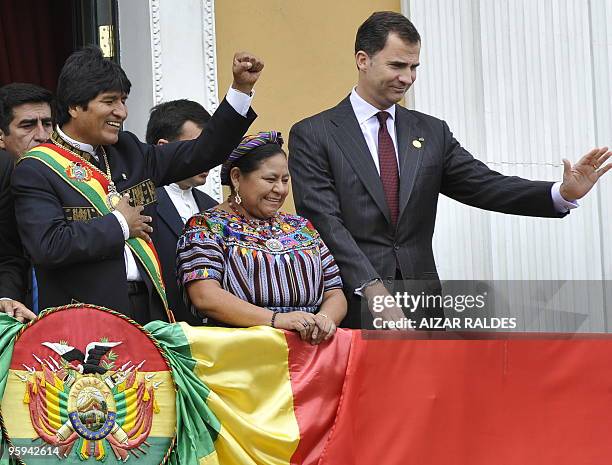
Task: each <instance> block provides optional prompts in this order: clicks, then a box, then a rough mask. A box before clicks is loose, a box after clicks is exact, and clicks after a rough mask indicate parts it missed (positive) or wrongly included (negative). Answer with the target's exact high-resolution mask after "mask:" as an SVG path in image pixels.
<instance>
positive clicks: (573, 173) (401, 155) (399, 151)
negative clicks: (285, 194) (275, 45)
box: [289, 12, 610, 327]
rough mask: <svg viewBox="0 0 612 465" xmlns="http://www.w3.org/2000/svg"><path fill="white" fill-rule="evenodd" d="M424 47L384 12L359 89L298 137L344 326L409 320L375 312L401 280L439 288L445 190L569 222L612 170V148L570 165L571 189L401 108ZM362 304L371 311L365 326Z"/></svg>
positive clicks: (369, 34) (294, 167) (358, 47)
mask: <svg viewBox="0 0 612 465" xmlns="http://www.w3.org/2000/svg"><path fill="white" fill-rule="evenodd" d="M420 45H421V39H420V36H419V33H418V32H417V30H416V29H415V27H414V26H413V25H412V23H411V22H410V21H409V20H408V19H407V18H405V17H404V16H402V15H400V14H398V13H393V12H379V13H374V14H373V15H372V16H371V17H370V18H368V19H367V20H366V21H365V22H364V23H363V24H362V25H361V26H360V28H359V30H358V32H357V37H356V41H355V61H356V65H357V69H358V73H359V78H358V82H357V86H356V87H355V88H354V89H353V91H352V92H351V94H350V95H349V96H348V97H346V98H345V99H344V100H343V101H342V102H340V103H339V104H338V105H337V106H336V107H334V108H331V109H329V110H327V111H324V112H322V113H319V114H317V115H315V116H312V117H310V118H306V119H305V120H303V121H300V122H299V123H297V124H295V125H294V126H293V128H292V129H291V133H290V135H289V151H290V156H289V167H290V170H291V175H292V183H293V192H294V198H295V204H296V208H297V211H298V213H300V214H301V215H302V216H305V217H307V218H309V219H310V220H311V221H312V222H313V224H314V225H315V227H316V228H317V229H318V230H319V232H320V233H321V236H322V237H323V239H324V240H325V242H326V243H327V245H328V246H329V249H330V250H331V252H332V253H333V255H334V257H335V259H336V262H337V263H338V265H339V267H340V271H341V273H342V280H343V281H344V284H345V292H346V294H347V298H348V301H349V312H348V314H347V317H346V318H345V321H344V323H343V324H344V326H349V327H361V326H364V327H365V326H369V325H370V324H371V323H372V320H371V315H370V312H373V313H374V314H376V316H377V317H380V318H379V320H381V319H382V321H385V320H387V321H388V320H392V321H398V320H399V319H401V318H403V316H404V315H403V313H402V310H401V308H399V307H398V306H397V305H395V304H393V303H390V304H388V305H384V307H386V308H385V309H384V310H383V311H382V313H377V311H376V309H375V308H374V307H375V303H376V302H378V303H379V304H380V302H381V299H382V298H384V297H388V296H389V294H390V291H392V290H393V282H394V281H398V280H430V281H433V282H437V281H438V275H437V272H436V265H435V262H434V256H433V250H432V243H431V241H432V236H433V232H434V223H435V216H436V206H437V201H438V195H439V194H440V193H442V194H444V195H447V196H449V197H451V198H453V199H455V200H458V201H460V202H463V203H466V204H468V205H472V206H475V207H479V208H484V209H487V210H493V211H497V212H502V213H511V214H518V215H530V216H545V217H562V216H564V215H566V214H567V212H568V211H569V209H570V208H573V207H574V206H575V202H574V201H575V200H577V199H579V198H581V197H582V196H584V195H585V194H586V193H587V192H588V191H589V190H590V189H591V188H592V187H593V185H594V184H595V183H596V182H597V180H598V179H599V177H601V176H602V175H603V174H604V173H605V172H606V171H607V170H609V169H610V165H608V166H605V167H602V165H603V164H604V163H605V161H606V160H607V159H608V157H609V156H610V153H609V152H607V148H604V149H595V150H593V151H591V152H589V153H588V154H587V155H585V156H584V157H583V158H582V159H581V160H580V161H579V162H578V163H577V164H576V165H574V166H572V165H571V163H570V162H569V161H567V160H564V175H563V183H552V182H541V181H529V180H525V179H521V178H518V177H511V176H503V175H501V174H499V173H496V172H494V171H492V170H490V169H489V168H488V167H487V166H486V165H485V164H483V163H481V162H480V161H478V160H476V159H474V158H473V157H472V155H470V154H469V153H468V152H467V151H466V150H465V149H463V148H462V147H461V146H460V145H459V143H458V142H457V141H456V140H455V139H454V138H453V135H452V133H451V132H450V130H449V128H448V126H447V125H446V123H445V122H444V121H441V120H439V119H437V118H434V117H432V116H429V115H425V114H422V113H419V112H416V111H411V110H407V109H405V108H403V107H401V106H398V105H397V103H398V102H399V101H400V100H401V99H402V98H403V96H404V94H405V93H406V91H407V90H408V89H409V88H410V86H411V85H412V83H413V82H414V80H415V78H416V69H417V67H418V65H419V53H420ZM362 298H364V299H365V302H364V303H367V307H366V308H369V310H370V312H364V315H363V318H364V320H363V321H361V316H362V315H360V307H361V303H362V302H361V299H362ZM391 301H392V299H391ZM378 309H379V310H380V309H381V308H380V306H378ZM422 316H431V315H427V314H426V313H424V314H420V315H418V316H417V317H422ZM436 316H438V315H436Z"/></svg>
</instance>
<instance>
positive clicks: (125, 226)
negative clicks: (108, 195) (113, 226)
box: [112, 210, 130, 241]
mask: <svg viewBox="0 0 612 465" xmlns="http://www.w3.org/2000/svg"><path fill="white" fill-rule="evenodd" d="M112 214H113V215H115V217H116V218H117V221H119V226H121V231H123V240H125V241H127V240H128V239H129V238H130V227H129V226H128V224H127V221H126V220H125V216H123V213H121V212H120V211H117V210H113V211H112Z"/></svg>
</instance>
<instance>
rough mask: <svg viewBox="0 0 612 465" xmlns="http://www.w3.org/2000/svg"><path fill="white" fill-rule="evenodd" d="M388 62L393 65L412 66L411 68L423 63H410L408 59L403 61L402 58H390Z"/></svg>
mask: <svg viewBox="0 0 612 465" xmlns="http://www.w3.org/2000/svg"><path fill="white" fill-rule="evenodd" d="M388 63H389V64H390V65H393V66H410V67H411V68H416V67H417V66H419V65H420V64H421V63H412V64H410V63H409V62H407V61H401V60H390V61H389V62H388Z"/></svg>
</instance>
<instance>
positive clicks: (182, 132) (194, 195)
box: [146, 99, 217, 326]
mask: <svg viewBox="0 0 612 465" xmlns="http://www.w3.org/2000/svg"><path fill="white" fill-rule="evenodd" d="M208 120H210V114H209V113H208V112H207V111H206V110H205V109H204V107H203V106H202V105H200V104H199V103H197V102H193V101H191V100H185V99H181V100H173V101H171V102H164V103H160V104H159V105H157V106H155V107H153V109H152V110H151V116H150V117H149V122H148V124H147V134H146V141H147V143H149V144H157V145H163V144H167V143H168V142H175V141H181V140H192V139H196V138H197V137H198V136H199V135H200V134H201V133H202V129H204V126H205V124H206V123H207V122H208ZM206 176H208V171H204V172H203V173H201V174H198V175H196V176H192V177H190V178H187V179H184V180H182V181H178V182H176V183H172V184H169V185H167V186H164V187H158V188H157V190H156V191H157V206H156V209H157V214H158V215H159V219H160V221H158V222H157V227H156V228H155V230H154V231H153V234H152V239H153V243H154V244H155V247H156V249H157V254H158V256H159V261H160V262H161V265H162V273H163V277H164V282H165V283H166V296H167V297H168V306H169V307H170V309H171V310H172V311H173V312H174V317H175V319H176V321H185V322H187V323H189V324H190V325H192V326H195V325H201V324H202V319H201V318H198V317H196V316H195V315H193V314H192V313H191V312H190V311H189V310H188V309H187V307H186V306H185V303H184V301H183V297H182V295H181V293H180V291H179V289H178V285H177V282H176V243H177V241H178V238H179V236H180V235H181V233H182V231H183V226H184V225H185V222H186V221H187V220H188V219H189V218H191V217H192V216H193V215H195V214H196V213H199V212H201V211H204V210H207V209H209V208H211V207H214V206H215V205H217V202H216V201H215V200H214V199H213V198H212V197H210V196H209V195H207V194H205V193H204V192H202V191H200V190H199V189H194V188H195V187H198V186H203V185H204V184H205V183H206Z"/></svg>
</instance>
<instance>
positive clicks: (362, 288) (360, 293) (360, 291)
mask: <svg viewBox="0 0 612 465" xmlns="http://www.w3.org/2000/svg"><path fill="white" fill-rule="evenodd" d="M377 282H379V283H381V282H382V281H381V279H380V278H374V279H370V280H369V281H366V282H365V283H363V284H362V285H361V286H359V287H358V288H357V289H355V290H354V291H353V292H354V293H355V294H357V295H358V296H359V297H365V293H364V291H365V289H366V287H368V286H371V285H372V284H375V283H377Z"/></svg>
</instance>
